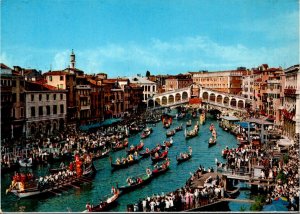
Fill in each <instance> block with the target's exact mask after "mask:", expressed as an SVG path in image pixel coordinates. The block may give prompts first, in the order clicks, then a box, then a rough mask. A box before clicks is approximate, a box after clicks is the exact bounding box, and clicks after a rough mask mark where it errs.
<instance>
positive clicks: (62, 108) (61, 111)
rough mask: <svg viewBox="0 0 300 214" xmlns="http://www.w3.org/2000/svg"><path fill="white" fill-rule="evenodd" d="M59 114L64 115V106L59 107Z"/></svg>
mask: <svg viewBox="0 0 300 214" xmlns="http://www.w3.org/2000/svg"><path fill="white" fill-rule="evenodd" d="M60 113H61V114H63V113H64V105H60Z"/></svg>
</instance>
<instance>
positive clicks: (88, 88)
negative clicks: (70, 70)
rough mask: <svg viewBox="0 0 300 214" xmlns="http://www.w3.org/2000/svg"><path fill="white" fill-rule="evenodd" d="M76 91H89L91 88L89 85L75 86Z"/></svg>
mask: <svg viewBox="0 0 300 214" xmlns="http://www.w3.org/2000/svg"><path fill="white" fill-rule="evenodd" d="M76 89H81V90H82V89H87V90H91V86H90V85H76Z"/></svg>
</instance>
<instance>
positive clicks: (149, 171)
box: [146, 168, 152, 177]
mask: <svg viewBox="0 0 300 214" xmlns="http://www.w3.org/2000/svg"><path fill="white" fill-rule="evenodd" d="M146 173H147V175H148V177H150V176H151V174H152V172H151V170H150V169H149V168H147V169H146Z"/></svg>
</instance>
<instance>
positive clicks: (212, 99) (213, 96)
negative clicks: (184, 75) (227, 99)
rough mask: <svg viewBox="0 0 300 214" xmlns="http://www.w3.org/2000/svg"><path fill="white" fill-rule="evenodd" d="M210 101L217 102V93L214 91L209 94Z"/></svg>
mask: <svg viewBox="0 0 300 214" xmlns="http://www.w3.org/2000/svg"><path fill="white" fill-rule="evenodd" d="M209 101H212V102H216V95H215V94H214V93H211V94H210V95H209Z"/></svg>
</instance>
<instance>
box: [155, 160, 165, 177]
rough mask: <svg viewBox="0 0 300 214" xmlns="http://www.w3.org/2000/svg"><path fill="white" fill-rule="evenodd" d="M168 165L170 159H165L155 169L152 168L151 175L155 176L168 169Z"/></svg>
mask: <svg viewBox="0 0 300 214" xmlns="http://www.w3.org/2000/svg"><path fill="white" fill-rule="evenodd" d="M169 167H170V161H169V160H167V161H166V162H164V163H162V164H161V165H160V166H158V167H157V168H156V169H154V170H152V174H151V175H152V177H157V176H159V175H161V174H163V173H165V172H167V171H168V170H169Z"/></svg>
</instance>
